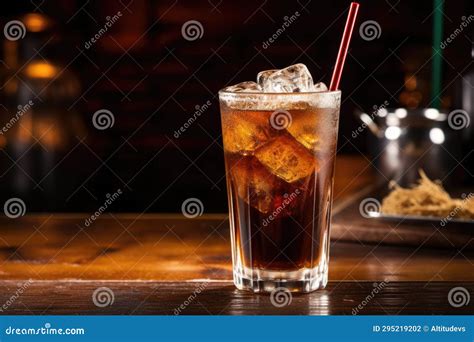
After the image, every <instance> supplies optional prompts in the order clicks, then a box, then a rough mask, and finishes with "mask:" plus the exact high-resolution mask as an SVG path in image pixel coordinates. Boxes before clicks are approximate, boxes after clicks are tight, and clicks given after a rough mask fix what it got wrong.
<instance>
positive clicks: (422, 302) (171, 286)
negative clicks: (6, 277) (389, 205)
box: [0, 281, 474, 315]
mask: <svg viewBox="0 0 474 342" xmlns="http://www.w3.org/2000/svg"><path fill="white" fill-rule="evenodd" d="M374 285H375V286H374ZM464 285H465V286H466V287H468V288H473V287H474V283H472V282H470V283H466V284H464ZM376 286H379V289H380V291H378V292H377V293H375V292H374V289H375V288H376ZM17 287H18V284H17V283H16V282H11V281H9V282H3V283H2V284H1V285H0V301H2V302H5V301H6V300H7V294H8V293H13V292H14V291H15V289H16V288H17ZM104 287H105V288H108V289H109V291H111V292H109V293H111V294H112V295H111V297H108V298H112V297H113V302H112V301H111V300H109V301H107V300H106V299H105V297H104V298H103V299H104V301H101V302H98V303H99V305H104V304H106V303H110V305H106V306H103V307H99V306H96V305H95V304H94V301H93V298H94V291H95V290H97V289H98V288H104ZM452 287H453V284H452V283H450V282H432V283H429V284H426V283H425V282H393V283H392V282H389V283H387V284H385V285H384V286H382V285H380V283H377V284H374V283H373V282H357V283H356V282H341V283H334V282H331V283H330V284H329V285H328V287H327V288H326V289H324V290H321V291H317V292H313V293H311V294H293V295H292V296H291V301H285V302H278V303H280V305H282V304H284V303H288V304H287V305H283V306H281V307H278V306H275V305H273V304H272V300H271V297H270V296H269V295H266V294H253V293H249V292H243V291H239V290H236V289H235V288H234V286H233V284H232V283H230V282H210V283H206V282H187V283H183V282H179V283H176V282H107V281H106V282H96V281H86V282H73V281H61V282H56V281H55V282H33V283H32V284H31V285H30V286H29V287H28V288H26V290H25V292H24V293H23V294H22V296H21V297H20V298H18V299H17V300H16V301H14V302H13V303H12V304H11V305H10V306H9V307H8V308H7V309H6V310H4V311H3V312H2V314H36V315H61V314H81V315H85V314H87V315H116V314H121V315H122V314H124V315H131V314H133V315H209V314H212V315H261V314H264V315H353V314H358V315H367V314H381V315H385V314H392V315H402V314H403V315H413V314H425V315H429V314H464V315H466V314H472V313H474V309H473V306H472V304H471V305H467V306H462V307H459V308H454V307H453V306H451V305H450V304H449V301H448V293H449V290H450V289H451V288H452ZM45 289H47V291H48V294H49V295H48V296H45V295H44V293H45ZM99 291H100V289H99ZM286 298H288V297H286Z"/></svg>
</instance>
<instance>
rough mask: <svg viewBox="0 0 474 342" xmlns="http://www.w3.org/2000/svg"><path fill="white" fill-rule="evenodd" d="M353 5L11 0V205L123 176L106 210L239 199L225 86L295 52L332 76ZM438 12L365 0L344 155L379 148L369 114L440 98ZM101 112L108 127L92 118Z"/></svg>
mask: <svg viewBox="0 0 474 342" xmlns="http://www.w3.org/2000/svg"><path fill="white" fill-rule="evenodd" d="M348 5H349V1H315V0H310V1H308V0H299V1H286V2H284V1H247V0H242V1H224V0H209V1H167V0H162V1H156V0H147V1H145V0H132V1H130V0H122V1H121V0H119V1H108V0H104V1H44V0H43V1H40V0H37V1H15V2H2V3H1V5H0V6H1V11H0V13H2V17H1V23H2V27H4V28H5V29H4V32H3V33H4V34H3V35H2V40H3V41H2V44H1V51H0V56H1V58H0V59H1V60H0V62H1V63H0V79H1V84H2V86H1V92H0V93H1V101H0V103H1V110H2V113H1V116H0V119H1V121H0V125H1V126H3V127H5V125H6V124H7V123H10V124H11V125H9V126H11V127H10V128H7V130H6V131H5V130H4V134H2V135H1V136H0V148H1V153H0V186H1V201H2V203H3V202H4V201H5V200H7V199H8V198H11V197H20V198H22V199H23V200H24V201H25V203H26V205H27V210H28V212H33V211H94V210H95V209H96V208H97V207H98V206H100V205H102V204H103V203H104V200H105V199H107V198H108V197H107V196H112V195H113V194H114V193H116V192H117V191H118V189H120V190H121V192H122V194H121V195H120V198H118V199H117V200H115V201H114V203H113V204H112V205H111V206H110V208H109V209H108V210H113V211H123V212H143V211H147V212H175V211H180V210H181V204H182V202H183V200H185V199H187V198H189V197H196V198H199V199H200V200H201V201H202V202H203V203H204V206H205V211H206V212H224V211H226V210H227V205H226V187H225V176H224V162H223V151H222V140H221V135H220V118H219V104H218V100H217V92H218V90H219V89H221V88H223V87H224V86H226V85H230V84H234V83H238V82H241V81H244V80H254V79H255V77H256V74H257V72H258V71H260V70H265V69H272V68H281V67H285V66H288V65H290V64H294V63H297V62H299V63H304V64H306V65H307V66H308V68H309V69H310V71H311V73H312V74H313V77H314V79H315V80H316V81H324V82H325V83H326V84H329V81H330V77H331V72H332V68H333V65H334V62H335V57H336V55H337V50H338V47H339V42H340V37H341V34H342V30H343V27H344V23H345V19H346V14H347V8H348ZM433 11H434V9H433V3H432V1H397V0H385V1H361V10H360V15H359V19H358V23H357V25H356V29H355V32H354V36H353V40H352V43H351V48H350V52H349V55H348V58H347V62H346V66H345V71H344V73H343V77H342V82H341V85H340V87H341V89H342V91H343V103H342V108H341V124H340V139H339V153H340V154H361V153H366V152H367V151H368V146H367V145H368V144H367V139H366V138H367V136H368V135H369V134H370V132H369V131H368V130H365V131H364V132H362V133H361V135H360V136H359V137H358V138H357V139H351V140H349V138H350V136H351V132H352V130H353V129H354V128H355V127H357V126H359V125H360V123H359V122H358V120H357V118H356V116H355V115H354V113H355V112H356V111H370V110H371V108H373V106H374V105H377V106H380V105H382V104H383V103H388V106H389V107H398V106H404V107H409V108H417V107H423V106H429V105H430V98H429V93H430V90H431V85H430V79H431V74H430V72H431V71H430V70H431V58H430V57H431V44H432V17H433ZM296 12H298V14H299V15H298V16H295V13H296ZM444 12H445V15H444V16H445V21H444V23H445V36H447V35H449V33H451V32H453V31H454V30H455V29H456V28H457V27H459V24H460V22H461V21H462V20H465V17H466V16H469V14H472V13H473V11H472V0H464V1H463V0H458V1H450V2H446V3H445V9H444ZM292 16H293V19H294V18H295V17H296V19H295V20H292V19H291V18H292ZM463 17H464V19H462V18H463ZM12 20H19V21H20V22H21V23H22V24H23V25H24V27H25V29H26V30H25V32H24V36H23V34H22V33H21V32H20V36H21V37H20V38H19V39H16V40H15V39H7V37H6V36H7V33H6V25H7V24H8V23H10V22H11V21H12ZM190 20H194V21H197V22H198V23H199V24H200V25H201V28H202V29H201V28H200V27H199V25H197V26H195V27H197V29H198V31H200V32H198V33H197V38H196V37H190V36H187V34H192V33H189V32H188V33H186V32H184V31H183V30H182V29H183V25H185V23H187V22H188V21H190ZM367 20H374V21H376V22H377V23H378V24H379V26H380V28H381V31H380V32H379V34H380V36H379V37H378V38H376V39H373V40H364V39H362V37H361V36H360V34H359V32H358V31H359V24H360V23H362V22H365V21H367ZM286 21H291V23H290V24H288V27H287V28H286V29H285V31H284V32H283V33H282V34H278V37H277V39H275V41H274V42H272V43H265V42H268V40H269V38H270V37H272V36H273V35H274V34H275V32H276V31H277V30H278V29H279V28H281V27H282V25H283V24H284V23H285V22H286ZM469 25H471V26H469ZM469 25H468V27H466V29H465V31H463V32H462V33H461V34H460V35H459V36H458V37H456V39H454V40H453V42H452V43H450V44H449V46H447V47H446V48H445V49H444V51H443V88H442V89H443V92H442V104H441V106H442V108H444V109H446V110H451V109H453V108H457V107H456V106H457V104H456V101H458V99H457V96H456V94H457V92H456V89H457V87H459V82H460V79H462V76H463V75H465V74H466V73H468V72H469V70H472V57H471V46H472V30H473V28H474V23H472V24H471V23H470V24H469ZM105 27H107V28H106V29H105ZM20 31H21V27H20ZM10 34H11V32H10ZM201 35H202V36H201ZM94 37H98V38H94ZM92 38H94V40H95V41H93V40H91V39H92ZM195 38H196V39H195ZM29 101H32V102H31V103H32V104H29ZM18 106H22V107H21V108H20V109H19V107H18ZM28 107H31V108H30V109H29V108H28ZM22 110H23V111H25V114H21V111H22ZM97 111H99V113H98V114H97V115H100V116H102V119H103V120H105V121H103V122H102V124H103V125H105V126H106V127H107V128H105V129H100V128H104V127H103V126H102V127H99V129H98V128H97V127H96V125H94V124H93V123H94V113H96V112H97ZM18 112H20V114H18ZM196 112H198V114H197V115H196V114H195V113H196ZM15 113H16V114H15ZM104 113H105V114H104ZM15 115H16V116H15ZM12 117H17V118H18V120H14V121H15V122H11V121H10V120H11V119H12ZM190 117H195V118H197V119H196V120H195V121H193V122H192V123H191V124H190V125H189V126H188V127H185V126H187V124H186V125H185V123H187V122H188V120H189V119H190ZM96 119H97V117H96ZM107 120H108V121H107ZM181 127H184V128H185V129H184V130H181V131H180V128H181ZM471 148H472V147H471Z"/></svg>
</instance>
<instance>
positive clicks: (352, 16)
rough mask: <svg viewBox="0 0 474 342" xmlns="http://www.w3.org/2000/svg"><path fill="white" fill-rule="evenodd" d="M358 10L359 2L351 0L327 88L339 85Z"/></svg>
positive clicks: (331, 88) (336, 87)
mask: <svg viewBox="0 0 474 342" xmlns="http://www.w3.org/2000/svg"><path fill="white" fill-rule="evenodd" d="M358 10H359V4H358V3H357V2H352V3H351V7H350V8H349V14H348V15H347V21H346V27H345V28H344V33H343V35H342V40H341V45H340V46H339V53H338V54H337V60H336V65H335V66H334V71H333V74H332V78H331V84H330V86H329V90H331V91H334V90H337V89H338V87H339V81H340V80H341V74H342V69H343V68H344V62H345V61H346V56H347V50H348V48H349V43H350V41H351V37H352V31H353V30H354V24H355V21H356V18H357V12H358Z"/></svg>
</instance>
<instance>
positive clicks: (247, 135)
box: [222, 110, 273, 155]
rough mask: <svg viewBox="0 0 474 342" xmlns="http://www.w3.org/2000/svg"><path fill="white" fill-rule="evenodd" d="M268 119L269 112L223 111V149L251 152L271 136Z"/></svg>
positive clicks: (235, 151) (244, 152)
mask: <svg viewBox="0 0 474 342" xmlns="http://www.w3.org/2000/svg"><path fill="white" fill-rule="evenodd" d="M269 119H270V114H269V113H265V112H262V111H250V110H246V111H240V110H229V111H223V113H222V132H223V139H224V149H225V150H226V151H227V152H231V153H240V154H243V155H247V154H251V153H252V152H253V151H254V150H256V149H257V148H258V147H259V146H261V145H263V144H264V143H265V142H266V141H267V140H268V139H269V138H270V137H271V136H272V134H273V133H272V129H271V126H270V124H269Z"/></svg>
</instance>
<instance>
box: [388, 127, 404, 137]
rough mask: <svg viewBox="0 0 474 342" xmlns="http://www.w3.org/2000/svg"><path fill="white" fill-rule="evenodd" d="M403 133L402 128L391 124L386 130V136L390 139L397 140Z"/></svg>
mask: <svg viewBox="0 0 474 342" xmlns="http://www.w3.org/2000/svg"><path fill="white" fill-rule="evenodd" d="M401 134H402V130H401V129H400V127H397V126H390V127H387V129H386V130H385V138H387V139H388V140H397V139H398V138H399V137H400V135H401Z"/></svg>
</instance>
